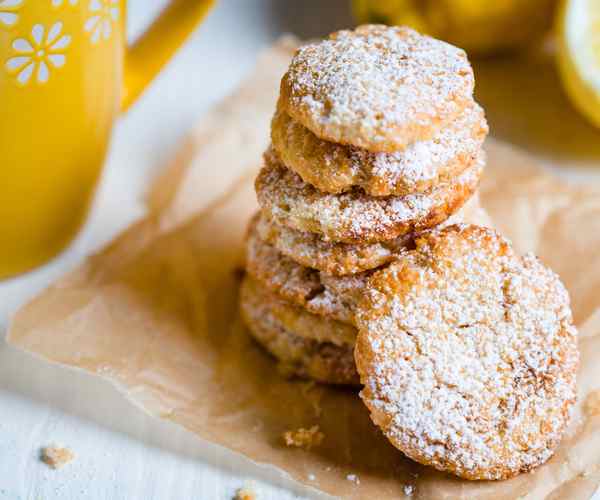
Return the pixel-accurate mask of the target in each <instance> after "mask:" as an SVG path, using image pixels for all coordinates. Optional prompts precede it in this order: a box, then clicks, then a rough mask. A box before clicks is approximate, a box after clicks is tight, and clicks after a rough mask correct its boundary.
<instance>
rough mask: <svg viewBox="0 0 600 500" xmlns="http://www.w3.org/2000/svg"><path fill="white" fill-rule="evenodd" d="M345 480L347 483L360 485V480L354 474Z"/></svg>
mask: <svg viewBox="0 0 600 500" xmlns="http://www.w3.org/2000/svg"><path fill="white" fill-rule="evenodd" d="M346 479H347V480H348V481H352V482H353V483H356V484H360V479H359V477H358V476H357V475H356V474H348V475H347V476H346Z"/></svg>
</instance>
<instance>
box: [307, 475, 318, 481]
mask: <svg viewBox="0 0 600 500" xmlns="http://www.w3.org/2000/svg"><path fill="white" fill-rule="evenodd" d="M315 479H317V477H316V476H315V475H314V474H309V475H308V480H309V481H314V480H315Z"/></svg>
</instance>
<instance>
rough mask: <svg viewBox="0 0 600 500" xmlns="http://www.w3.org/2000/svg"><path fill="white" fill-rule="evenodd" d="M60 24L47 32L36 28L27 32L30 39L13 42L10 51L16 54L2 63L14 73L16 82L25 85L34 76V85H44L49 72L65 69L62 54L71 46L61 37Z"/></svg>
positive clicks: (68, 36) (56, 24) (36, 26)
mask: <svg viewBox="0 0 600 500" xmlns="http://www.w3.org/2000/svg"><path fill="white" fill-rule="evenodd" d="M62 28H63V23H61V22H57V23H54V24H53V25H52V26H51V27H50V29H48V30H46V28H45V27H44V26H43V25H41V24H36V25H35V26H34V27H33V29H32V30H31V38H29V39H27V38H17V39H15V40H14V41H13V43H12V47H13V49H14V51H15V53H16V54H17V55H16V56H14V57H11V58H10V59H9V60H8V61H6V68H7V69H8V71H9V72H11V73H17V81H18V82H19V83H21V84H23V85H25V84H27V83H29V81H30V80H31V79H32V77H33V76H34V74H35V78H36V80H37V82H38V83H46V82H47V81H48V79H49V78H50V72H51V70H53V69H57V68H60V67H62V66H64V65H65V62H66V60H67V56H66V55H65V54H64V52H65V50H66V48H67V47H68V46H69V44H70V43H71V36H70V35H66V34H64V33H62Z"/></svg>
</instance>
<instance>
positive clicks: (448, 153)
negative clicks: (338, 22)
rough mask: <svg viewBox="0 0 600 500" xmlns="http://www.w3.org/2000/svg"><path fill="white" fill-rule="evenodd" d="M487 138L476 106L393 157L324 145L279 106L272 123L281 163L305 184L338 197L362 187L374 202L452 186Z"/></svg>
mask: <svg viewBox="0 0 600 500" xmlns="http://www.w3.org/2000/svg"><path fill="white" fill-rule="evenodd" d="M487 132H488V128H487V123H486V121H485V118H484V116H483V110H482V109H481V108H480V107H479V106H477V104H474V105H473V106H471V107H468V108H467V109H466V110H465V112H464V113H463V114H462V115H461V116H460V117H458V118H457V119H456V120H455V121H454V122H452V123H450V124H449V126H448V127H446V128H444V129H442V130H440V131H438V133H437V134H436V135H435V136H434V137H433V138H432V139H430V140H428V141H419V142H417V143H414V144H410V145H409V146H408V147H407V148H406V149H405V150H404V151H396V152H393V153H371V152H369V151H366V150H364V149H360V148H356V147H353V146H344V145H342V144H335V143H333V142H329V141H324V140H322V139H319V138H318V137H317V136H316V135H314V134H313V133H312V132H311V131H310V130H309V129H307V128H306V127H304V126H303V125H302V124H300V123H299V122H297V121H295V120H294V119H293V118H291V117H290V116H289V115H288V114H287V113H286V112H285V111H283V110H282V109H281V107H280V106H279V105H278V109H277V111H276V112H275V116H274V117H273V121H272V123H271V141H272V143H273V148H274V149H275V151H276V152H277V155H278V157H279V158H280V159H281V161H282V163H283V164H284V165H285V166H286V167H288V168H290V169H291V170H293V171H294V172H296V173H297V174H298V175H299V176H300V177H301V178H302V180H304V182H306V183H308V184H312V185H313V186H314V187H316V188H317V189H319V190H320V191H325V192H328V193H334V194H337V193H341V192H344V191H348V190H350V189H352V188H353V187H360V188H362V189H363V190H364V191H365V193H367V194H368V195H371V196H390V195H395V196H402V195H407V194H411V193H419V192H420V193H422V192H426V191H429V190H431V189H432V188H433V187H434V186H436V185H438V184H440V183H447V182H449V181H450V180H452V179H454V178H455V177H457V176H458V175H460V174H461V173H462V172H463V171H464V170H465V169H466V168H467V167H468V166H469V165H471V164H472V163H473V159H474V158H475V157H476V156H477V153H478V151H479V150H480V149H481V145H482V143H483V140H484V139H485V136H486V135H487Z"/></svg>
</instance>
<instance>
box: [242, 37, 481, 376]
mask: <svg viewBox="0 0 600 500" xmlns="http://www.w3.org/2000/svg"><path fill="white" fill-rule="evenodd" d="M473 86H474V78H473V72H472V69H471V67H470V65H469V62H468V60H467V57H466V55H465V53H464V52H463V51H462V50H460V49H457V48H455V47H453V46H451V45H448V44H446V43H444V42H440V41H437V40H434V39H432V38H429V37H425V36H422V35H420V34H418V33H417V32H415V31H413V30H410V29H408V28H398V27H393V28H391V27H385V26H361V27H359V28H357V29H356V30H354V31H340V32H338V33H334V34H333V35H331V36H330V37H329V38H328V39H327V40H324V41H321V42H318V43H314V44H310V45H306V46H304V47H302V48H300V49H299V50H298V51H297V53H296V55H295V57H294V58H293V60H292V62H291V65H290V67H289V69H288V71H287V73H286V74H285V76H284V77H283V79H282V82H281V94H280V98H279V102H278V105H277V109H276V112H275V115H274V117H273V121H272V126H271V141H272V144H271V146H270V147H269V149H268V151H267V152H266V153H265V155H264V166H263V168H262V170H261V172H260V174H259V176H258V178H257V180H256V192H257V197H258V201H259V204H260V207H261V213H260V214H257V215H256V216H255V217H254V218H253V220H252V222H251V224H250V228H249V231H248V239H247V271H248V275H247V277H246V278H245V280H244V283H243V286H242V290H241V309H242V313H243V317H244V320H245V322H246V323H247V325H248V327H249V329H250V331H251V333H252V335H253V336H254V337H255V338H256V339H257V340H258V341H259V342H260V343H261V344H262V345H264V346H265V347H266V348H267V350H268V351H270V352H271V353H272V354H273V355H274V356H275V357H276V358H278V360H279V361H280V362H281V365H282V366H283V367H285V369H286V370H287V371H289V372H291V373H294V374H296V375H300V376H305V377H311V378H314V379H316V380H319V381H322V382H329V383H335V384H357V383H358V375H357V373H356V368H355V363H354V355H353V351H354V344H355V340H356V334H357V331H356V327H355V321H354V306H355V304H356V302H357V299H358V298H359V297H360V296H361V295H362V291H363V289H364V286H365V283H366V281H367V279H368V277H369V276H370V275H371V274H372V273H373V272H374V270H376V269H380V268H381V267H383V266H386V265H388V264H389V263H390V262H392V261H393V260H394V259H395V257H396V256H397V255H398V254H399V253H401V252H403V251H404V250H405V249H406V248H409V247H410V246H411V245H412V244H413V243H412V242H413V241H414V237H415V235H416V234H418V233H419V232H422V231H424V230H428V229H430V228H433V227H435V226H438V225H441V224H448V223H449V222H450V221H455V220H461V219H462V220H464V219H465V218H466V219H467V220H471V221H472V220H473V219H475V220H477V219H478V217H479V218H481V215H480V209H479V208H478V204H477V200H475V199H473V200H471V201H470V202H469V203H467V201H468V200H469V199H470V198H471V197H472V196H473V195H474V194H475V192H476V189H477V186H478V183H479V179H480V177H481V174H482V170H483V165H484V156H483V152H482V149H481V146H482V143H483V140H484V138H485V136H486V134H487V131H488V129H487V124H486V121H485V118H484V114H483V111H482V109H481V108H480V107H479V106H478V105H477V103H476V102H475V101H474V100H473V96H472V94H473ZM465 204H466V205H465ZM463 206H464V207H463ZM461 207H462V210H461Z"/></svg>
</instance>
